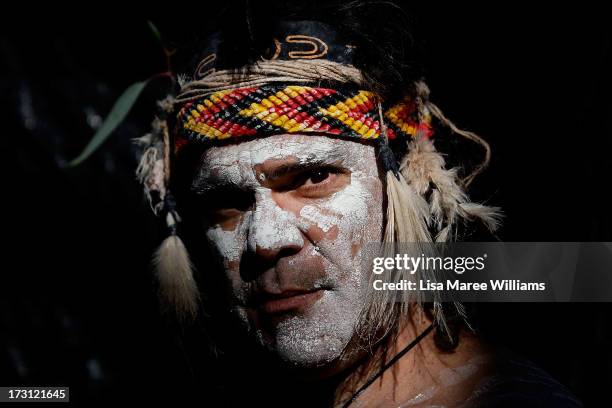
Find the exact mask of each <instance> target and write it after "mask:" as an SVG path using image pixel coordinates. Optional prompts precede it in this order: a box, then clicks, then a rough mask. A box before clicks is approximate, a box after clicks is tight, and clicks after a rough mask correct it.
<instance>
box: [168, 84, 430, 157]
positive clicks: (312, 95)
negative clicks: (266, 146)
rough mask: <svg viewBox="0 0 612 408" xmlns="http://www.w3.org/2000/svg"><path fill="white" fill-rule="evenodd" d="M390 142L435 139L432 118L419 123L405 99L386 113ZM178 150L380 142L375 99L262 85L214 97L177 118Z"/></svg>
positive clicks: (359, 92)
mask: <svg viewBox="0 0 612 408" xmlns="http://www.w3.org/2000/svg"><path fill="white" fill-rule="evenodd" d="M383 115H384V117H385V126H386V127H387V137H388V138H389V139H391V140H393V139H395V138H397V137H411V136H414V135H416V133H417V132H418V131H422V132H423V133H424V134H425V135H427V136H429V135H431V133H432V131H431V127H430V120H429V118H428V117H426V118H425V120H423V121H419V119H418V112H417V110H416V106H415V104H414V103H413V102H412V101H411V100H409V99H406V100H404V101H403V102H402V103H399V104H397V105H395V106H393V107H391V108H390V109H388V110H386V111H385V112H384V113H383ZM177 125H178V131H177V135H176V138H175V149H176V150H180V149H181V148H182V147H183V146H184V145H186V144H188V143H190V142H207V141H214V140H223V139H228V138H234V137H254V136H267V135H272V134H284V133H300V134H304V133H306V134H308V133H311V134H326V135H336V136H344V137H350V138H359V139H377V138H379V137H380V136H381V134H382V133H381V124H380V117H379V110H378V105H377V103H376V102H375V98H374V94H372V93H371V92H368V91H363V90H358V89H329V88H315V87H309V86H302V85H277V84H276V85H263V86H257V87H249V88H239V89H230V90H224V91H219V92H215V93H213V94H210V95H207V96H203V97H200V98H198V99H195V100H192V101H189V102H186V103H185V104H184V105H183V106H182V107H181V108H180V110H179V112H178V114H177Z"/></svg>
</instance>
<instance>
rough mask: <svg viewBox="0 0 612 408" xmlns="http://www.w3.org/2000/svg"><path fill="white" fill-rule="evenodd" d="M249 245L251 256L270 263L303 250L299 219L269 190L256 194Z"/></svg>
mask: <svg viewBox="0 0 612 408" xmlns="http://www.w3.org/2000/svg"><path fill="white" fill-rule="evenodd" d="M247 244H248V251H249V252H250V253H251V255H252V256H253V255H254V256H255V257H256V258H259V259H260V261H265V262H270V263H275V262H276V261H277V260H278V258H280V257H283V256H287V255H291V254H293V253H297V252H299V251H300V249H302V247H303V246H304V239H303V236H302V233H301V231H300V229H299V228H298V220H297V218H296V216H295V215H294V214H293V213H291V212H290V211H287V210H285V209H283V208H282V206H281V205H280V204H279V203H277V202H276V201H275V199H274V198H273V196H272V192H271V191H270V190H268V189H264V190H262V191H258V192H257V193H256V194H255V206H254V209H253V213H252V218H251V223H250V226H249V236H248V241H247Z"/></svg>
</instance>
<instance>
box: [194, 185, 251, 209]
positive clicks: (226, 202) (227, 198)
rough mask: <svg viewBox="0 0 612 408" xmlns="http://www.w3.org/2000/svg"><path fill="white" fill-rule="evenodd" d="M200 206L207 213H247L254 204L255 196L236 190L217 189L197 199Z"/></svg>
mask: <svg viewBox="0 0 612 408" xmlns="http://www.w3.org/2000/svg"><path fill="white" fill-rule="evenodd" d="M199 201H200V203H201V204H202V206H203V207H204V208H205V209H206V210H209V211H212V212H217V211H220V210H236V211H247V210H248V209H250V208H251V207H252V206H253V204H254V202H255V196H254V194H253V193H252V192H249V191H245V190H240V189H237V188H219V189H215V190H212V191H208V192H207V193H206V194H204V195H202V196H201V197H200V199H199Z"/></svg>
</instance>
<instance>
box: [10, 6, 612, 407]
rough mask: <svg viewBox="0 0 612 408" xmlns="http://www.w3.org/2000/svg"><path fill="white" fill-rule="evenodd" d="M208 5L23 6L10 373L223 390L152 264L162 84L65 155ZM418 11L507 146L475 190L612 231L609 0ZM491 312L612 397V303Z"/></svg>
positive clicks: (568, 236)
mask: <svg viewBox="0 0 612 408" xmlns="http://www.w3.org/2000/svg"><path fill="white" fill-rule="evenodd" d="M92 7H93V6H92ZM206 7H209V6H205V5H204V4H203V3H202V4H198V5H196V4H195V3H194V4H190V5H189V7H184V9H182V10H178V11H176V12H175V13H167V12H166V10H163V9H161V8H159V9H157V10H155V9H154V10H149V9H147V10H146V12H143V13H141V15H140V16H139V17H134V18H129V17H126V16H123V15H122V14H121V13H118V14H119V15H122V16H121V17H117V16H114V17H107V16H104V17H103V16H102V15H101V14H100V13H97V12H94V10H93V9H92V10H89V9H88V8H87V7H83V8H76V9H72V10H66V12H65V14H64V17H63V18H59V19H58V18H55V17H51V14H49V15H44V14H45V11H41V10H38V12H39V14H40V15H39V17H38V18H36V19H35V21H33V20H31V19H28V18H24V16H28V15H29V14H28V13H27V12H26V13H25V14H24V13H15V16H17V15H19V16H20V17H15V18H14V19H12V18H11V17H10V16H9V15H5V16H4V19H5V20H6V21H5V23H4V24H3V28H2V37H1V38H0V69H1V76H0V100H1V106H2V113H1V116H0V118H2V122H1V123H2V133H3V134H2V136H1V138H0V140H1V142H0V143H1V145H2V150H1V151H2V153H3V155H2V156H3V159H2V161H1V162H2V175H3V183H2V186H3V192H2V201H3V204H4V206H6V208H5V210H4V211H3V212H2V215H3V217H2V221H3V222H2V225H4V228H3V232H4V241H6V243H4V244H2V247H3V251H2V252H3V257H2V258H3V259H2V260H3V266H2V272H1V275H0V276H1V278H0V302H1V303H0V385H7V386H8V385H67V386H70V387H71V398H72V399H73V400H74V401H81V402H83V401H108V402H111V401H118V400H119V399H131V400H145V401H160V400H170V399H173V398H183V397H184V398H188V397H193V396H196V395H197V394H198V393H205V392H206V389H207V388H206V384H205V383H202V378H204V379H205V378H206V376H207V375H210V374H204V375H201V374H198V373H201V372H202V371H204V372H205V370H206V369H205V367H200V366H198V363H197V361H198V359H196V358H192V353H193V350H192V348H188V347H186V346H185V345H184V343H183V339H182V336H181V332H180V330H175V329H176V328H175V327H174V325H172V324H170V323H167V322H165V321H164V320H163V318H162V317H160V314H159V310H158V306H157V300H156V295H155V289H154V285H153V278H152V275H151V273H150V271H149V269H148V260H149V257H150V254H151V252H152V251H153V249H154V247H155V245H156V244H157V243H158V242H159V239H160V236H159V234H158V232H159V231H158V226H157V225H156V223H155V220H154V219H153V217H152V216H151V215H150V214H149V213H150V212H149V211H148V208H147V205H146V204H145V202H144V200H143V197H142V194H141V193H140V188H139V187H138V185H137V183H136V182H135V180H134V177H133V171H134V168H135V159H134V155H133V148H132V146H131V144H130V141H129V139H131V138H132V137H136V136H139V135H140V134H142V133H144V132H145V131H146V128H147V125H148V123H149V121H150V113H151V108H152V106H153V100H154V99H155V97H156V96H158V95H157V94H155V92H154V91H149V92H148V93H147V94H146V95H145V96H144V97H143V99H142V102H141V103H140V104H139V105H138V106H137V107H136V108H135V109H134V110H133V112H132V113H131V114H130V116H129V118H128V120H127V121H126V122H125V123H124V125H122V127H121V129H120V130H119V131H118V132H117V133H116V134H115V135H114V136H113V137H112V138H111V140H110V141H109V142H107V143H106V144H105V145H104V146H103V148H101V149H100V150H99V151H98V152H97V153H96V154H95V155H94V156H93V157H92V158H91V159H90V160H89V161H88V162H86V164H84V165H83V166H81V167H79V168H76V169H68V168H65V167H64V164H65V162H66V160H68V159H70V158H73V157H74V156H76V155H77V154H78V153H79V151H80V150H81V149H82V148H83V146H84V145H85V144H86V143H87V141H88V140H89V138H90V137H91V136H92V135H93V133H94V130H95V126H96V124H99V121H100V120H101V118H103V117H104V115H105V114H106V113H108V111H109V109H110V107H111V106H112V104H113V102H114V100H115V99H116V97H117V96H118V95H119V94H120V93H121V92H122V91H123V89H125V87H127V86H128V85H129V84H131V83H132V82H135V81H137V80H142V79H144V78H147V77H149V76H151V75H153V74H155V73H158V72H161V71H163V70H165V59H164V57H163V54H162V52H161V49H160V47H159V45H158V43H157V41H156V39H155V37H154V36H153V35H152V34H151V32H150V30H149V28H148V26H147V23H146V21H147V19H152V20H153V21H154V22H155V23H156V24H157V25H158V27H159V28H160V30H161V31H162V33H169V34H168V35H169V36H170V37H172V36H174V37H175V38H176V39H177V41H181V40H184V37H185V36H186V35H188V34H187V32H188V30H185V29H184V27H185V25H186V24H198V18H197V17H198V13H204V12H206ZM55 11H56V13H57V14H58V15H61V14H62V13H60V12H59V10H55ZM413 11H414V13H416V17H417V19H418V21H419V27H420V36H421V38H422V40H423V41H424V44H425V49H426V51H427V57H428V59H427V66H428V75H427V79H428V83H429V85H430V88H431V90H432V99H433V100H434V101H435V102H436V103H438V105H439V106H441V107H442V108H443V110H444V111H445V113H446V114H447V115H448V116H449V117H450V118H452V119H453V120H454V121H455V122H456V123H457V124H459V125H460V126H461V127H464V128H467V129H470V130H473V131H476V132H477V133H479V134H481V135H483V136H484V137H485V138H486V139H487V140H488V141H489V142H490V143H491V145H492V148H493V162H492V166H491V167H490V169H489V170H488V171H487V172H486V174H485V175H484V176H482V177H481V178H480V179H478V181H477V182H476V184H475V186H474V188H475V190H474V192H473V193H474V198H475V199H477V200H481V201H486V202H487V203H489V204H492V205H499V206H501V207H502V208H503V210H504V212H505V214H506V217H505V222H504V228H503V230H502V232H501V233H500V238H502V239H503V240H506V241H588V240H592V241H611V240H612V239H611V231H612V220H611V216H610V213H611V212H610V211H609V208H610V201H609V188H610V182H609V175H610V174H611V172H610V170H611V165H610V155H609V151H610V148H611V144H612V142H611V139H610V136H612V134H611V133H612V132H611V120H612V119H611V118H612V115H611V102H610V100H611V98H610V95H611V94H612V92H611V91H612V86H611V85H612V84H611V79H610V78H611V76H610V72H612V66H611V62H610V58H611V53H610V31H609V29H608V28H609V25H610V24H609V20H608V19H607V18H606V15H607V14H606V13H605V12H604V10H603V6H601V7H600V8H596V7H593V6H591V5H588V4H586V3H583V2H581V3H576V4H574V5H564V6H559V5H558V4H557V5H555V7H550V8H545V7H540V8H534V6H533V5H531V4H529V3H524V4H518V3H515V2H513V3H512V6H511V7H510V6H500V5H493V4H491V5H489V6H476V5H471V6H462V7H461V8H459V7H456V6H455V7H452V8H449V7H448V5H442V4H439V3H438V4H430V5H417V6H414V7H413ZM68 13H70V14H68ZM185 14H190V16H185ZM93 15H97V17H99V18H97V19H94V18H92V16H93ZM71 16H72V17H71ZM186 17H190V18H187V19H186ZM4 206H3V207H4ZM483 315H484V317H485V318H486V319H485V320H486V321H487V324H486V325H484V326H483V328H482V329H483V331H484V334H485V335H487V336H488V338H489V339H491V340H492V341H494V342H497V343H501V344H503V345H506V346H507V347H509V348H511V349H513V350H516V351H518V352H519V353H521V354H523V355H525V356H526V357H528V358H530V359H532V360H533V361H535V362H537V363H538V364H540V365H541V366H542V367H544V368H545V369H546V370H548V371H549V372H550V373H551V374H552V375H553V376H554V377H555V378H557V379H558V380H559V381H561V382H562V383H563V384H565V385H567V386H568V387H570V388H571V389H572V390H573V391H574V392H575V393H576V394H577V395H579V396H580V398H582V399H583V400H584V401H585V402H586V403H587V404H588V405H598V404H597V403H598V402H601V401H606V400H607V399H608V398H607V392H608V389H609V386H610V385H612V375H611V374H610V373H611V372H612V350H611V347H610V345H611V340H612V333H611V327H612V314H611V307H610V305H609V304H503V305H490V307H487V308H486V310H484V311H483ZM196 353H197V352H196Z"/></svg>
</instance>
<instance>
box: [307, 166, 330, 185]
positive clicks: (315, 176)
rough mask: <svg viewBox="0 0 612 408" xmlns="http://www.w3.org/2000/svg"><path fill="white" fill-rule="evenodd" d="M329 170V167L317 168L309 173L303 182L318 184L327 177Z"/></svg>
mask: <svg viewBox="0 0 612 408" xmlns="http://www.w3.org/2000/svg"><path fill="white" fill-rule="evenodd" d="M330 174H331V171H330V170H329V169H317V170H314V171H312V172H311V173H310V174H309V177H308V178H307V179H306V182H305V183H304V184H319V183H322V182H324V181H325V180H327V179H328V178H329V176H330Z"/></svg>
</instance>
